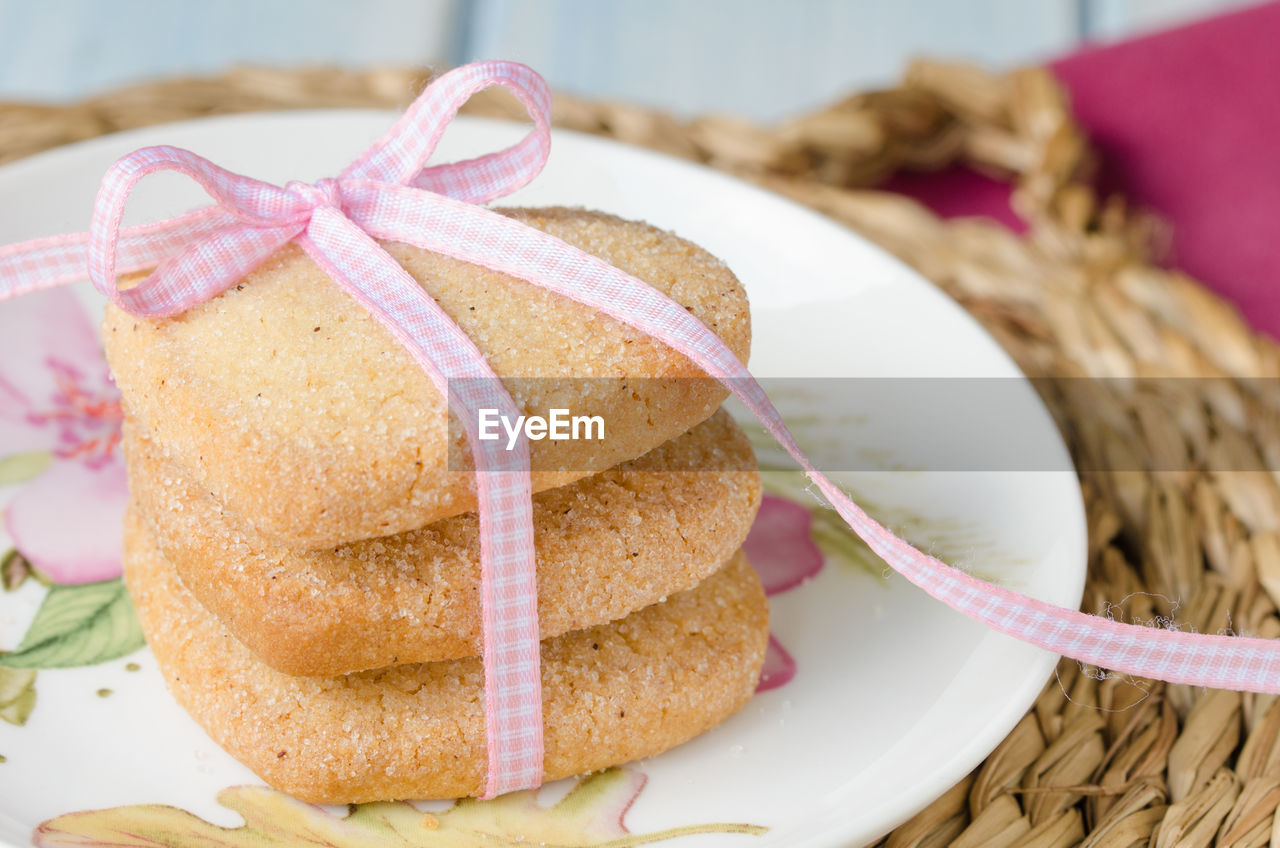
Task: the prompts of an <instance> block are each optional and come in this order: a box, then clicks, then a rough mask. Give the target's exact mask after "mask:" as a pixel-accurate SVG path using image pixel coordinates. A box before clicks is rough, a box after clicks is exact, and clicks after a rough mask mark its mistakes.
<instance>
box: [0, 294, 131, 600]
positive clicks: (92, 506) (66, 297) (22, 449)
mask: <svg viewBox="0 0 1280 848" xmlns="http://www.w3.org/2000/svg"><path fill="white" fill-rule="evenodd" d="M122 417H123V416H122V414H121V411H120V394H119V392H118V391H117V390H116V387H115V385H114V384H113V383H112V382H111V377H110V374H109V373H108V371H107V365H106V362H105V361H104V360H103V357H102V350H101V347H100V345H99V342H98V337H97V334H96V333H95V332H94V330H93V325H92V324H91V323H90V321H89V317H88V315H87V314H86V313H85V310H84V309H83V308H82V307H81V306H80V304H79V303H78V302H77V300H76V298H75V296H74V295H73V294H71V293H70V292H69V291H66V290H60V289H55V290H51V291H46V292H39V293H36V294H29V295H26V296H23V297H21V298H17V299H16V300H14V301H12V302H10V303H6V304H4V306H3V307H2V308H0V457H8V456H13V455H16V454H22V453H44V454H47V455H48V457H49V463H48V465H47V466H46V467H45V469H44V470H43V471H42V472H41V473H39V474H38V475H37V476H35V477H34V478H33V479H31V480H30V481H29V482H27V483H26V484H25V485H24V486H23V487H22V489H21V490H19V492H18V493H17V494H16V495H14V497H13V499H12V500H11V501H10V502H9V504H8V505H7V507H6V508H5V510H4V527H5V531H6V532H7V533H8V534H9V536H10V537H11V538H12V540H13V544H14V547H16V548H17V549H18V551H19V552H20V553H21V554H22V555H23V556H24V557H25V558H26V559H27V561H28V562H30V563H31V564H32V565H33V566H35V567H36V568H37V569H39V570H40V571H41V572H43V573H44V574H46V575H47V576H48V577H49V578H50V579H51V580H53V581H54V582H56V583H61V584H75V583H93V582H96V581H99V580H108V579H111V578H113V577H119V576H120V545H121V518H122V516H123V514H124V505H125V500H126V498H127V495H128V490H127V488H126V484H125V473H124V463H123V461H122V459H121V456H120V449H119V445H120V424H121V419H122Z"/></svg>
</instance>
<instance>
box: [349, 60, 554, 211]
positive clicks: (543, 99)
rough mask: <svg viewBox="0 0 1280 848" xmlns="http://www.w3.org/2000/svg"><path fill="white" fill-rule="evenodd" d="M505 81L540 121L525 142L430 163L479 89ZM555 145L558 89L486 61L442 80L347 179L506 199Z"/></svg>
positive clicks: (529, 73)
mask: <svg viewBox="0 0 1280 848" xmlns="http://www.w3.org/2000/svg"><path fill="white" fill-rule="evenodd" d="M493 86H501V87H503V88H505V89H507V90H508V91H510V92H511V93H512V94H513V95H514V96H515V98H516V99H517V100H519V101H520V103H521V104H522V105H523V106H524V107H525V110H526V111H527V112H528V114H529V117H530V118H531V119H532V120H533V123H534V126H533V129H531V130H530V131H529V133H528V134H527V135H526V136H525V137H524V138H522V139H521V140H520V141H519V142H517V143H516V144H514V145H512V146H511V147H508V148H506V149H505V150H500V151H498V152H496V153H490V154H487V155H485V156H480V157H477V158H475V159H467V160H464V161H461V162H453V163H449V164H444V165H435V166H432V167H429V168H428V167H426V163H427V160H428V159H430V158H431V155H432V154H433V153H434V152H435V149H436V146H437V145H438V144H439V143H440V138H441V136H443V135H444V131H445V128H446V127H447V126H448V125H449V123H450V122H451V121H452V120H453V119H454V117H455V116H456V115H457V114H458V110H459V109H461V108H462V105H463V104H464V103H466V102H467V100H469V99H470V98H471V96H472V95H473V94H475V93H477V92H479V91H482V90H484V89H486V88H491V87H493ZM550 150H551V92H550V90H549V89H548V88H547V84H546V81H544V80H543V79H542V77H540V76H538V74H537V73H535V72H534V71H533V70H532V69H531V68H528V67H525V66H524V65H519V64H516V63H514V62H478V63H476V64H472V65H466V66H464V67H461V68H457V69H455V70H452V71H449V72H448V73H446V74H443V75H441V76H440V77H438V78H437V79H436V80H435V81H434V82H432V83H431V85H430V86H429V87H428V88H427V90H426V91H424V92H423V93H422V96H421V97H419V98H418V99H417V100H416V101H414V103H413V105H412V106H410V107H409V109H408V110H407V111H406V112H405V113H404V115H402V116H401V117H400V119H399V120H398V121H396V123H395V125H394V126H392V127H391V129H390V130H388V131H387V132H386V133H385V134H384V135H383V136H382V137H381V138H379V139H378V140H377V141H375V142H374V143H373V144H372V145H371V146H370V147H369V148H368V149H367V150H365V152H364V153H362V154H361V155H360V157H359V158H357V159H356V161H355V162H353V163H352V164H351V165H349V166H347V168H346V169H344V170H343V172H342V173H341V175H339V179H340V180H343V181H346V180H350V179H355V180H374V181H377V182H384V183H397V184H400V185H406V186H413V187H415V188H420V189H425V190H427V191H431V192H435V193H436V194H443V195H447V196H448V197H452V198H455V199H458V200H462V201H465V202H467V203H488V202H489V201H491V200H495V199H497V198H499V197H505V196H506V195H508V194H511V193H512V192H513V191H515V190H516V189H518V188H520V187H522V186H524V185H525V184H526V183H528V182H529V181H530V180H532V179H533V178H534V177H536V176H537V175H538V172H539V171H541V170H542V166H543V165H544V164H545V163H546V160H547V155H548V153H549V152H550Z"/></svg>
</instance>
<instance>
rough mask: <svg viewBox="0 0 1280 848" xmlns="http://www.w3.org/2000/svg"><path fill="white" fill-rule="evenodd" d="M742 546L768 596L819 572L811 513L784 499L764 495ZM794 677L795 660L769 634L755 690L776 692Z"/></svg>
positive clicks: (821, 561)
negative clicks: (767, 646) (766, 649)
mask: <svg viewBox="0 0 1280 848" xmlns="http://www.w3.org/2000/svg"><path fill="white" fill-rule="evenodd" d="M742 547H743V550H744V551H746V553H747V559H748V560H750V561H751V564H752V565H753V566H755V569H756V573H757V574H759V575H760V582H761V583H762V584H764V590H765V594H767V595H769V596H770V597H772V596H773V595H776V594H778V593H780V592H786V591H787V590H789V589H794V588H795V587H797V586H799V585H801V584H802V583H804V582H805V581H806V580H808V579H809V578H811V577H813V576H814V575H816V574H817V573H818V572H819V571H821V570H822V564H823V556H822V551H821V550H820V549H819V548H818V545H817V543H815V542H814V541H813V513H812V512H810V511H809V510H808V509H806V508H805V507H803V506H801V505H800V504H798V503H795V502H794V501H790V500H787V499H786V498H780V497H777V496H775V495H765V496H764V498H763V499H762V500H761V502H760V512H759V513H758V514H757V515H756V520H755V523H754V524H752V525H751V532H750V533H749V534H747V541H746V542H745V543H744V544H743V546H742ZM795 676H796V661H795V659H794V658H792V656H791V654H789V653H787V650H786V648H784V647H782V643H780V642H779V641H778V640H777V639H776V638H775V637H774V636H773V635H772V634H770V635H769V649H768V652H767V653H766V654H765V658H764V668H763V669H762V670H761V672H760V683H759V685H758V686H757V687H756V691H757V692H767V691H769V690H770V689H777V688H778V687H779V686H784V685H786V684H787V683H789V682H791V679H792V678H793V677H795Z"/></svg>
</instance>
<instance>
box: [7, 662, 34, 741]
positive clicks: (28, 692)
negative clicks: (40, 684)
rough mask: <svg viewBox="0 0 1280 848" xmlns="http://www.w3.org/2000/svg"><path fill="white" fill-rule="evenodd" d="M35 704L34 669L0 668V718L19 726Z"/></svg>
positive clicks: (25, 721)
mask: <svg viewBox="0 0 1280 848" xmlns="http://www.w3.org/2000/svg"><path fill="white" fill-rule="evenodd" d="M35 705H36V672H35V669H29V668H0V719H3V720H5V721H7V722H9V724H16V725H18V726H19V727H21V726H22V725H24V724H26V723H27V717H28V716H30V715H31V710H32V709H33V708H34V707H35Z"/></svg>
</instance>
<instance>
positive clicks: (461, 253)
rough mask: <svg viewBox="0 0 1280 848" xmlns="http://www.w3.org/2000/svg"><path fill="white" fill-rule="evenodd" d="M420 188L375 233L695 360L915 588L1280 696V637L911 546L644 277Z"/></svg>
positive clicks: (405, 193) (400, 198)
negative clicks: (1030, 583) (863, 504)
mask: <svg viewBox="0 0 1280 848" xmlns="http://www.w3.org/2000/svg"><path fill="white" fill-rule="evenodd" d="M412 194H413V192H412V189H404V188H399V187H394V186H381V187H379V188H378V189H377V190H371V189H370V188H369V187H367V186H362V185H353V186H352V187H351V190H350V191H349V192H348V193H347V195H344V196H349V197H351V198H352V199H356V198H359V201H360V202H358V203H354V204H353V208H354V209H356V210H357V211H358V213H359V217H358V218H357V220H358V222H359V223H360V224H361V225H362V226H364V227H365V228H366V229H367V230H368V231H369V232H370V233H372V234H374V235H376V236H380V237H385V238H395V239H398V240H401V241H407V242H410V243H412V244H416V245H418V246H419V247H422V248H424V249H426V250H432V251H437V252H439V253H444V254H446V255H449V256H452V257H454V258H456V259H460V260H462V261H464V262H471V263H474V264H477V265H483V266H485V267H488V268H492V269H494V270H497V271H501V272H503V273H506V274H510V275H511V276H514V277H518V278H520V279H523V280H527V281H528V282H531V283H534V284H535V285H539V286H542V287H544V288H546V289H548V290H550V291H553V292H556V293H557V294H560V295H563V296H564V297H567V298H570V299H572V300H576V301H578V302H579V303H583V304H586V305H588V306H591V307H594V308H595V309H598V310H599V311H601V312H603V313H605V314H606V315H610V316H612V317H613V318H616V319H617V320H619V321H621V322H623V323H625V324H629V325H631V326H632V327H635V328H636V329H638V330H640V331H642V332H644V333H647V334H648V335H650V336H653V337H654V338H655V339H657V340H659V341H661V342H663V343H664V344H667V345H669V346H670V347H671V348H673V349H675V350H676V351H678V352H679V353H682V354H684V355H685V356H686V357H688V358H689V359H690V360H691V361H692V362H694V363H695V364H696V365H697V366H698V367H699V368H701V369H702V370H703V371H705V372H706V373H707V374H709V375H710V376H712V377H714V378H715V379H717V380H719V381H720V382H721V383H723V384H724V385H725V386H726V387H727V388H728V389H729V390H730V391H731V392H733V394H734V395H735V396H737V397H738V399H739V400H741V401H742V402H743V404H744V405H745V406H746V407H747V408H748V409H749V410H751V412H752V414H754V415H755V416H756V417H757V418H758V419H759V420H760V421H761V422H762V423H763V424H764V425H765V427H766V428H767V429H768V430H769V432H770V433H771V434H772V435H773V437H774V438H775V439H776V440H777V442H778V443H779V444H780V445H781V446H782V447H783V448H784V449H785V450H786V451H787V453H789V454H790V455H791V456H792V458H794V459H795V460H796V462H797V463H799V465H800V467H801V468H802V469H803V470H804V471H805V473H806V474H808V476H809V478H810V479H811V480H813V482H814V483H815V484H816V485H817V486H818V488H819V490H820V491H821V492H822V493H823V495H824V496H825V497H826V499H827V500H828V502H829V503H830V504H831V505H832V506H833V507H834V508H835V510H836V511H837V513H839V515H840V516H841V517H842V518H843V519H844V520H845V522H846V523H847V524H848V525H849V527H850V528H851V529H852V530H853V531H854V532H855V533H857V534H858V536H859V537H860V538H862V539H863V540H864V541H865V542H867V544H868V545H869V546H870V547H871V549H872V550H873V551H875V552H876V554H877V555H879V556H880V557H881V558H883V559H884V560H885V562H886V563H888V564H889V565H890V566H891V567H893V568H894V569H895V570H896V571H898V572H899V573H900V574H902V575H903V576H904V577H906V578H907V579H908V580H910V581H911V582H912V583H914V584H915V585H917V586H919V587H920V588H922V589H924V590H925V591H926V592H928V593H929V594H930V595H932V596H933V597H935V598H937V599H938V600H940V601H942V602H944V603H946V604H947V605H949V606H951V607H953V608H954V609H957V610H959V611H960V612H963V613H965V614H966V615H968V616H970V617H972V618H975V619H977V620H978V621H981V622H982V623H984V624H986V625H987V626H989V627H992V628H994V629H995V630H998V631H1000V632H1001V633H1006V634H1008V635H1011V636H1014V637H1016V638H1018V639H1021V640H1022V641H1025V642H1030V643H1031V644H1033V645H1038V646H1040V647H1042V648H1046V649H1048V650H1051V651H1053V652H1055V653H1058V654H1061V655H1063V656H1067V657H1072V658H1074V659H1077V660H1080V661H1082V662H1086V663H1089V664H1092V665H1097V666H1100V667H1103V668H1110V669H1114V670H1116V671H1121V672H1125V673H1128V674H1132V675H1135V676H1138V677H1149V678H1156V679H1160V680H1167V681H1171V682H1175V683H1188V684H1193V685H1200V686H1211V687H1215V688H1224V689H1239V690H1246V691H1254V692H1267V693H1280V640H1267V639H1252V638H1244V637H1229V636H1210V635H1203V634H1192V633H1183V632H1180V631H1170V630H1162V629H1157V628H1150V627H1143V626H1139V625H1132V624H1122V623H1119V622H1116V621H1113V620H1110V619H1105V618H1101V617H1098V616H1093V615H1087V614H1085V613H1082V612H1079V611H1076V610H1069V609H1066V608H1064V607H1060V606H1056V605H1054V604H1049V603H1046V602H1044V601H1040V600H1037V599H1035V598H1031V597H1028V596H1026V595H1022V594H1020V593H1017V592H1013V591H1011V590H1009V589H1005V588H1003V587H1001V586H997V585H995V584H993V583H988V582H986V581H983V580H979V579H977V578H975V577H972V576H970V575H968V574H965V573H964V572H962V571H960V570H959V569H956V568H953V567H951V566H949V565H946V564H945V563H942V562H940V561H939V560H937V559H936V558H934V557H931V556H929V555H927V554H925V553H923V552H921V551H919V550H916V549H915V548H914V547H912V546H911V545H910V544H909V543H907V542H905V541H903V540H902V539H900V538H899V537H897V536H896V535H894V534H893V533H892V532H890V531H889V530H888V529H886V528H885V527H884V526H882V525H881V524H879V523H878V522H876V521H875V520H874V519H872V518H871V517H870V516H868V515H867V514H866V513H865V512H863V511H862V509H860V508H859V507H858V506H857V504H855V503H854V501H853V499H852V498H850V497H849V496H848V495H847V494H846V493H845V492H844V491H843V490H841V489H840V487H839V486H837V485H836V484H835V483H833V482H832V481H831V480H829V479H828V478H827V477H826V476H825V475H823V474H822V473H821V472H820V471H819V470H818V469H817V468H816V467H814V465H813V464H812V463H811V462H810V461H809V459H808V458H807V457H806V456H805V454H804V452H803V451H802V450H801V449H800V446H799V444H798V443H797V442H796V440H795V438H794V436H793V435H792V434H791V432H790V431H789V430H788V429H787V426H786V424H785V423H784V422H783V420H782V416H781V415H780V414H779V413H778V411H777V409H776V408H774V406H773V403H772V402H771V401H770V400H769V398H768V396H767V395H766V394H765V392H764V389H763V388H761V387H760V385H759V383H757V382H756V381H755V379H754V378H753V377H752V376H751V374H750V372H749V371H748V370H747V368H746V366H744V365H743V364H742V363H741V362H740V361H739V360H738V358H737V357H736V356H735V355H734V354H733V352H732V351H730V350H729V349H728V348H727V347H726V346H725V344H724V343H723V342H722V341H721V340H720V338H719V337H718V336H716V335H715V334H714V333H712V332H711V331H710V330H708V329H707V328H706V327H705V326H704V325H703V324H702V323H701V322H700V321H698V320H697V319H696V318H694V317H693V316H692V315H690V314H689V313H688V311H686V310H685V309H684V307H682V306H680V305H679V304H677V303H676V302H675V301H673V300H671V299H670V298H669V297H667V296H666V295H664V294H662V293H661V292H658V291H656V290H655V289H653V288H652V287H651V286H648V285H646V284H645V283H643V282H641V281H640V280H637V279H635V278H634V277H631V276H629V275H627V274H625V273H623V272H622V271H619V270H618V269H616V268H614V267H612V266H610V265H608V264H607V263H605V262H604V261H602V260H600V259H598V258H597V257H595V256H592V255H590V254H588V253H585V252H583V251H581V250H578V249H577V248H574V247H572V246H570V245H567V244H565V243H563V242H561V241H559V240H558V239H555V238H553V237H552V236H549V235H547V234H546V233H543V232H541V231H538V230H534V229H531V228H528V227H524V226H522V225H521V224H519V223H517V222H515V221H513V220H511V219H509V218H506V217H505V216H502V215H499V214H497V213H495V212H491V211H489V210H486V209H481V208H479V207H475V206H470V205H467V204H463V203H459V202H457V201H453V200H450V199H449V198H439V197H430V199H429V200H427V201H424V200H422V199H420V198H415V197H413V196H412Z"/></svg>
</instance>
